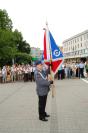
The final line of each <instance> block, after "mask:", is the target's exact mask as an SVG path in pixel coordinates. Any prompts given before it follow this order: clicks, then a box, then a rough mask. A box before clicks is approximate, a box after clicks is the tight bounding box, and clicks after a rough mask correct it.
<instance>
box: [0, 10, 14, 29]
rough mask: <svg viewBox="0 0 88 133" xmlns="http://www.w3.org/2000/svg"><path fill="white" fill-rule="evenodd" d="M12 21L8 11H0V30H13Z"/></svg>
mask: <svg viewBox="0 0 88 133" xmlns="http://www.w3.org/2000/svg"><path fill="white" fill-rule="evenodd" d="M12 27H13V26H12V20H11V19H10V18H9V16H8V13H7V11H6V10H1V9H0V29H3V30H12Z"/></svg>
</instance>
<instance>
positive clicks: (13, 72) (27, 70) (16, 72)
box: [0, 64, 35, 83]
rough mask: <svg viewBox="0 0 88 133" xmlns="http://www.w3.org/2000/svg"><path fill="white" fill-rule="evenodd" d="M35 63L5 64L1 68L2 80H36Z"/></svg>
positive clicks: (4, 81)
mask: <svg viewBox="0 0 88 133" xmlns="http://www.w3.org/2000/svg"><path fill="white" fill-rule="evenodd" d="M34 71H35V66H34V65H29V64H27V65H18V64H14V65H12V66H3V67H2V69H1V68H0V82H1V83H7V82H15V81H23V80H24V82H25V81H29V80H30V81H33V80H34Z"/></svg>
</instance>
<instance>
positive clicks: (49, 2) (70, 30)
mask: <svg viewBox="0 0 88 133" xmlns="http://www.w3.org/2000/svg"><path fill="white" fill-rule="evenodd" d="M0 9H6V10H7V12H8V15H9V17H10V18H11V20H12V22H13V26H14V29H16V28H17V29H18V30H19V31H21V32H22V34H23V37H24V40H27V42H28V43H30V45H31V46H35V47H40V48H41V49H43V36H44V35H43V34H44V31H43V28H44V27H45V23H46V20H47V21H48V26H49V30H50V31H51V33H52V35H53V37H54V39H55V41H56V43H57V44H58V45H62V42H63V41H64V40H65V39H68V38H69V37H72V36H74V35H76V34H78V33H80V32H82V31H85V30H87V29H88V0H0Z"/></svg>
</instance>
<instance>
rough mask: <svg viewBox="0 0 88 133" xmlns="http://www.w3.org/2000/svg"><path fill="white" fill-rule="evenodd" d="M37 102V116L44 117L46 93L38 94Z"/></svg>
mask: <svg viewBox="0 0 88 133" xmlns="http://www.w3.org/2000/svg"><path fill="white" fill-rule="evenodd" d="M38 98H39V103H38V112H39V118H45V115H46V112H45V107H46V101H47V95H44V96H38Z"/></svg>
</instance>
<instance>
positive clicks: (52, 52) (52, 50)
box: [43, 25, 63, 76]
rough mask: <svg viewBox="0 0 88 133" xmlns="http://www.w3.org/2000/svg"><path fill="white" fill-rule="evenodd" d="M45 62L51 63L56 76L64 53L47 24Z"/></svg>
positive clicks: (53, 73) (52, 71)
mask: <svg viewBox="0 0 88 133" xmlns="http://www.w3.org/2000/svg"><path fill="white" fill-rule="evenodd" d="M43 58H44V62H45V63H46V64H47V65H51V73H52V75H53V76H54V75H55V74H56V72H57V71H58V69H59V67H60V66H61V65H62V62H63V53H62V52H61V50H60V48H59V47H58V46H57V45H56V42H55V40H54V38H53V36H52V34H51V32H50V31H49V29H48V26H47V25H46V29H45V33H44V55H43Z"/></svg>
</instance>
